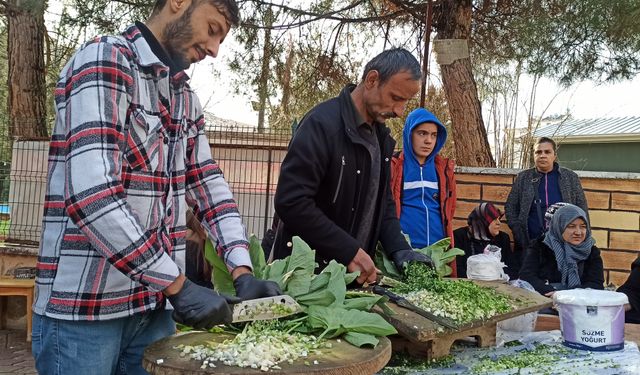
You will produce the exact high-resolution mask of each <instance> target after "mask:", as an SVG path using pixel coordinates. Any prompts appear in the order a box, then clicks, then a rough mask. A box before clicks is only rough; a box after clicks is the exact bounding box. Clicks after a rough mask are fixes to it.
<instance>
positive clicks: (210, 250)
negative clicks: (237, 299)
mask: <svg viewBox="0 0 640 375" xmlns="http://www.w3.org/2000/svg"><path fill="white" fill-rule="evenodd" d="M204 257H205V259H206V260H207V262H209V264H211V267H212V268H213V287H214V289H215V290H216V291H217V292H218V293H222V294H228V295H235V294H236V289H235V288H234V287H233V278H231V273H229V270H228V269H227V266H226V264H224V262H223V261H222V258H220V256H218V252H217V251H216V249H215V248H214V247H213V244H212V243H211V241H210V240H207V241H206V242H205V244H204Z"/></svg>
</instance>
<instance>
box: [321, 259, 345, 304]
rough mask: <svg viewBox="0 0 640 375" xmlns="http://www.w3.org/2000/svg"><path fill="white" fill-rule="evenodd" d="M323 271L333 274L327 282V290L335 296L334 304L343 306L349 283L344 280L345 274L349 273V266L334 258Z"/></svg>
mask: <svg viewBox="0 0 640 375" xmlns="http://www.w3.org/2000/svg"><path fill="white" fill-rule="evenodd" d="M321 273H328V274H330V275H331V277H330V278H329V282H328V283H327V290H329V291H330V292H331V293H332V294H333V295H334V296H335V300H334V302H333V304H332V306H342V304H343V302H344V298H345V295H346V294H347V285H346V284H345V282H344V281H345V275H346V274H347V267H345V266H344V265H343V264H340V263H338V262H336V261H335V260H332V261H331V262H329V264H328V265H327V266H326V267H325V268H324V269H323V270H322V272H321Z"/></svg>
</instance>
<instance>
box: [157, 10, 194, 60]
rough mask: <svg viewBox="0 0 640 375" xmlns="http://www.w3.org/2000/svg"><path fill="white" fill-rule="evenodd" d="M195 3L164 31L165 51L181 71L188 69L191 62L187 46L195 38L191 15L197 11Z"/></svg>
mask: <svg viewBox="0 0 640 375" xmlns="http://www.w3.org/2000/svg"><path fill="white" fill-rule="evenodd" d="M195 7H196V6H195V2H192V3H191V5H189V8H187V10H185V12H184V13H183V14H182V16H180V18H178V19H177V20H175V21H172V22H170V23H168V24H167V26H166V27H165V28H164V30H163V31H162V40H164V41H165V42H164V49H165V50H166V51H167V54H168V55H169V57H170V58H171V60H172V61H173V64H174V65H175V66H176V67H177V68H178V69H180V70H184V69H187V68H188V67H189V65H191V61H189V60H187V54H186V49H185V46H186V45H187V44H189V43H191V39H192V38H193V27H192V26H191V15H192V14H193V11H194V9H195Z"/></svg>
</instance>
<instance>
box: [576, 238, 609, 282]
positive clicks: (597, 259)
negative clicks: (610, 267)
mask: <svg viewBox="0 0 640 375" xmlns="http://www.w3.org/2000/svg"><path fill="white" fill-rule="evenodd" d="M580 281H582V285H581V286H580V287H582V288H591V289H604V267H603V265H602V257H601V256H600V249H598V248H597V247H595V246H594V247H592V248H591V254H589V258H587V259H586V260H585V261H584V270H583V271H582V277H580Z"/></svg>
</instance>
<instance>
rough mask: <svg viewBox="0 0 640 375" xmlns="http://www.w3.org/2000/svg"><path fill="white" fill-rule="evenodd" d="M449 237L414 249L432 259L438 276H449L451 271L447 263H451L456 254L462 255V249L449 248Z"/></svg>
mask: <svg viewBox="0 0 640 375" xmlns="http://www.w3.org/2000/svg"><path fill="white" fill-rule="evenodd" d="M450 244H451V239H450V238H449V237H445V238H443V239H441V240H440V241H438V242H435V243H433V244H431V245H429V246H427V247H423V248H422V249H415V250H416V251H418V252H420V253H422V254H425V255H427V256H428V257H430V258H431V260H433V264H434V265H435V267H436V272H437V273H438V275H439V276H440V277H444V276H449V275H451V273H452V269H451V267H449V265H448V264H449V263H451V262H452V261H453V260H454V259H455V257H456V256H459V255H464V251H463V250H460V249H458V248H455V247H454V248H451V249H449V245H450Z"/></svg>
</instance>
